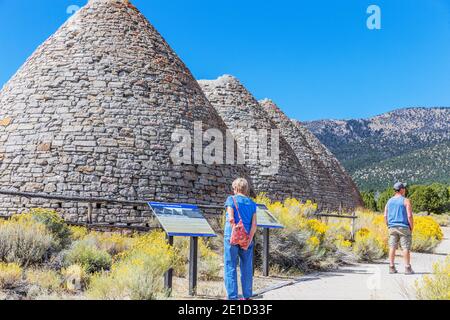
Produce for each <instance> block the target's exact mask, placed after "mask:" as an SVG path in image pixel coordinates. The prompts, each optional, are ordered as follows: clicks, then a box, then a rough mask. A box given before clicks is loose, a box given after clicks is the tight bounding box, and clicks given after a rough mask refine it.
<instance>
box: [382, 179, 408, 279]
mask: <svg viewBox="0 0 450 320" xmlns="http://www.w3.org/2000/svg"><path fill="white" fill-rule="evenodd" d="M394 191H395V195H394V197H393V198H391V199H390V200H389V201H388V203H387V205H386V208H385V210H384V218H385V220H386V224H387V225H388V228H389V248H390V250H389V261H390V267H389V273H391V274H395V273H397V269H396V268H395V253H396V251H397V249H398V245H399V244H400V245H401V247H402V249H403V258H404V261H405V274H407V275H410V274H414V271H413V269H412V267H411V246H412V232H413V230H414V219H413V212H412V205H411V201H410V200H409V199H407V198H406V184H405V183H401V182H398V183H396V184H395V185H394Z"/></svg>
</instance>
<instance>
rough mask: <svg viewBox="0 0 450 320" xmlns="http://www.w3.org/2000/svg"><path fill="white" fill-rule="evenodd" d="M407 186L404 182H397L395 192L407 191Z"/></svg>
mask: <svg viewBox="0 0 450 320" xmlns="http://www.w3.org/2000/svg"><path fill="white" fill-rule="evenodd" d="M406 186H407V184H406V183H404V182H397V183H396V184H394V190H395V191H400V190H402V189H406Z"/></svg>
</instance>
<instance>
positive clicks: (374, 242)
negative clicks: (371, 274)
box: [353, 228, 387, 262]
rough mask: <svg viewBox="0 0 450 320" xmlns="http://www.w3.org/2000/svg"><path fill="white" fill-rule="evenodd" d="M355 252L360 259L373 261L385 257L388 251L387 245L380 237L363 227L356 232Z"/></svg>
mask: <svg viewBox="0 0 450 320" xmlns="http://www.w3.org/2000/svg"><path fill="white" fill-rule="evenodd" d="M353 252H354V253H355V254H356V256H357V258H358V260H359V261H367V262H371V261H375V260H378V259H381V258H383V257H384V256H385V255H386V253H387V247H386V245H385V243H384V242H383V240H381V239H380V237H378V236H377V235H376V234H374V233H373V232H372V231H370V230H369V229H366V228H363V229H361V230H359V231H358V232H357V233H356V236H355V243H354V244H353Z"/></svg>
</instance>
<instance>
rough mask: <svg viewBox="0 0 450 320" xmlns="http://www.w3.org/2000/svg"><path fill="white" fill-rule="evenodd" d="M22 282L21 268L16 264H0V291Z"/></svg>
mask: <svg viewBox="0 0 450 320" xmlns="http://www.w3.org/2000/svg"><path fill="white" fill-rule="evenodd" d="M21 280H22V268H21V267H20V265H19V264H17V263H3V262H0V289H10V288H13V287H15V286H17V285H18V284H19V283H20V281H21Z"/></svg>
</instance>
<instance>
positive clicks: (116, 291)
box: [87, 232, 175, 300]
mask: <svg viewBox="0 0 450 320" xmlns="http://www.w3.org/2000/svg"><path fill="white" fill-rule="evenodd" d="M174 260H175V251H174V249H173V248H172V247H171V246H170V245H169V244H168V243H167V240H166V238H165V234H164V233H163V232H152V233H149V234H147V235H144V236H140V237H136V238H135V241H134V245H133V247H132V248H131V249H129V250H128V251H125V252H123V253H121V254H120V255H119V260H118V261H117V262H115V263H114V264H113V266H112V269H111V271H110V272H109V273H106V272H102V273H99V274H96V275H94V276H93V277H92V279H91V281H90V284H89V287H88V292H87V294H88V296H89V297H90V298H93V299H102V300H124V299H125V300H152V299H156V298H158V297H162V296H163V295H164V294H166V292H165V290H164V284H163V275H164V273H165V272H166V271H167V270H168V269H170V268H171V267H172V265H173V261H174Z"/></svg>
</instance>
